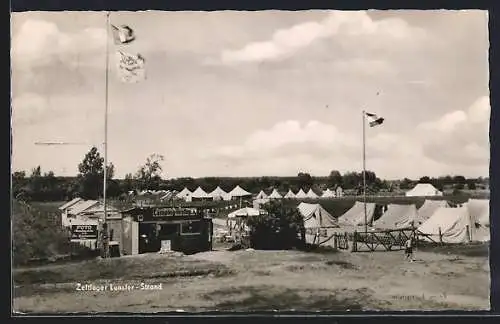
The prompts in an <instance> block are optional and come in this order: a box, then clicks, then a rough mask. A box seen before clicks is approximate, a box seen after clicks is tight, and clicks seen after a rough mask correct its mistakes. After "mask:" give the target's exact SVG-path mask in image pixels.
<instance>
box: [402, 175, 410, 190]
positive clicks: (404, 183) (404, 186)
mask: <svg viewBox="0 0 500 324" xmlns="http://www.w3.org/2000/svg"><path fill="white" fill-rule="evenodd" d="M412 185H413V181H411V180H410V179H408V178H404V179H403V181H401V183H400V185H399V188H401V189H403V190H407V189H410V188H411V186H412Z"/></svg>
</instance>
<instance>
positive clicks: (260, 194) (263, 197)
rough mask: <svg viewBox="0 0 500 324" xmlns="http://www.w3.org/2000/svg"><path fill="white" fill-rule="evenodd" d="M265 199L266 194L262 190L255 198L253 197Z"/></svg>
mask: <svg viewBox="0 0 500 324" xmlns="http://www.w3.org/2000/svg"><path fill="white" fill-rule="evenodd" d="M266 198H267V194H266V193H265V192H264V190H261V191H260V192H259V193H258V194H257V196H256V197H255V199H266Z"/></svg>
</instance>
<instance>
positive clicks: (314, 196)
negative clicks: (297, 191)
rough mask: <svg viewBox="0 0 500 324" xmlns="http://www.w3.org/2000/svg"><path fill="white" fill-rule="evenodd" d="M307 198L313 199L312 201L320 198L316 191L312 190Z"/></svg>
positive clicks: (310, 189) (307, 194)
mask: <svg viewBox="0 0 500 324" xmlns="http://www.w3.org/2000/svg"><path fill="white" fill-rule="evenodd" d="M306 196H307V198H311V199H316V198H318V197H319V196H318V195H317V194H316V193H315V192H314V190H312V188H309V191H308V192H307V193H306Z"/></svg>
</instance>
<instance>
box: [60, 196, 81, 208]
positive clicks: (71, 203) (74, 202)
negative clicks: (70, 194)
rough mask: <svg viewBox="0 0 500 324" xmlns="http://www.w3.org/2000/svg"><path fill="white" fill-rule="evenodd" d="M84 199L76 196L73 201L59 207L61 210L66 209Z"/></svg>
mask: <svg viewBox="0 0 500 324" xmlns="http://www.w3.org/2000/svg"><path fill="white" fill-rule="evenodd" d="M82 200H83V199H82V198H75V199H73V200H71V201H68V202H67V203H65V204H64V205H62V206H61V207H59V210H65V209H68V208H69V207H71V206H73V205H74V204H76V203H77V202H79V201H82Z"/></svg>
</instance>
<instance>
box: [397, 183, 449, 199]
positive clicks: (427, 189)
mask: <svg viewBox="0 0 500 324" xmlns="http://www.w3.org/2000/svg"><path fill="white" fill-rule="evenodd" d="M442 195H443V193H442V192H441V191H439V190H437V189H436V188H435V187H434V186H433V185H431V184H430V183H418V184H417V185H416V186H415V187H414V188H413V189H411V190H408V191H407V192H406V196H407V197H431V196H442Z"/></svg>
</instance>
